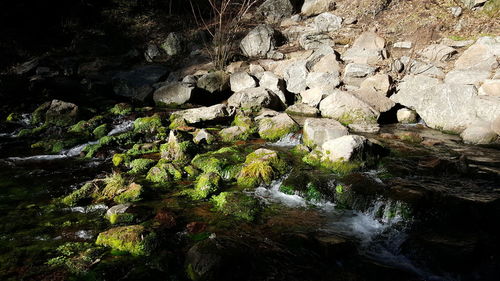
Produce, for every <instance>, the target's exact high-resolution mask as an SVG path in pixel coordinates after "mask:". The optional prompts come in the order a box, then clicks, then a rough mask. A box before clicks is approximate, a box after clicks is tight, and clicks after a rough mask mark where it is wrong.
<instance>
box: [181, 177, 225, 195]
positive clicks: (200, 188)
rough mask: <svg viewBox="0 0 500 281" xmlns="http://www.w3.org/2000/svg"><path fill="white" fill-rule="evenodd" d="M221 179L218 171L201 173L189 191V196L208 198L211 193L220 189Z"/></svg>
mask: <svg viewBox="0 0 500 281" xmlns="http://www.w3.org/2000/svg"><path fill="white" fill-rule="evenodd" d="M220 180H221V178H220V176H219V175H218V174H216V173H205V174H202V175H200V176H199V177H198V180H197V181H196V184H195V187H194V189H193V190H191V192H190V193H189V196H190V197H191V198H192V199H194V200H200V199H205V198H207V197H208V196H209V195H210V194H212V193H214V192H216V191H217V190H218V189H219V185H220Z"/></svg>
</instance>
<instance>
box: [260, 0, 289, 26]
mask: <svg viewBox="0 0 500 281" xmlns="http://www.w3.org/2000/svg"><path fill="white" fill-rule="evenodd" d="M293 12H294V7H293V4H292V3H291V1H290V0H266V1H265V2H264V3H262V5H260V6H259V7H258V8H257V10H256V13H257V14H260V15H262V16H264V17H265V18H266V21H267V22H269V23H278V22H279V21H281V19H283V18H286V17H289V16H291V15H292V14H293Z"/></svg>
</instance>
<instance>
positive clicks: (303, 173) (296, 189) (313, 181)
mask: <svg viewBox="0 0 500 281" xmlns="http://www.w3.org/2000/svg"><path fill="white" fill-rule="evenodd" d="M330 179H331V175H330V174H329V173H322V172H321V171H318V170H305V169H304V167H294V168H293V169H292V171H291V172H290V174H289V175H288V177H287V178H286V179H285V180H284V181H283V183H282V184H281V186H280V191H281V192H283V193H285V194H288V195H294V194H296V195H299V196H300V197H302V198H304V199H306V200H307V201H313V202H317V201H320V200H333V198H334V192H333V191H332V190H330V186H329V185H328V183H329V180H330Z"/></svg>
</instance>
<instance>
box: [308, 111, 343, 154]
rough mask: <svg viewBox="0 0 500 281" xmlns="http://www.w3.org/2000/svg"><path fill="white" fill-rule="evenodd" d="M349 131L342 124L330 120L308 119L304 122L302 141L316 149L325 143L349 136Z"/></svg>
mask: <svg viewBox="0 0 500 281" xmlns="http://www.w3.org/2000/svg"><path fill="white" fill-rule="evenodd" d="M348 134H349V131H348V130H347V128H346V127H344V126H343V125H342V124H340V122H338V121H336V120H333V119H329V118H308V119H306V121H305V122H304V132H303V136H302V139H303V141H304V144H305V145H307V146H309V147H311V148H314V147H316V146H319V147H321V146H322V145H323V144H324V143H325V142H327V141H330V140H334V139H336V138H339V137H342V136H345V135H348Z"/></svg>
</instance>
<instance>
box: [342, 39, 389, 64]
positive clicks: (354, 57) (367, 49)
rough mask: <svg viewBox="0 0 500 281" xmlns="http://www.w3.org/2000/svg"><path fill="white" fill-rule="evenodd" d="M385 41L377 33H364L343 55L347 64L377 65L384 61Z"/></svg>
mask: <svg viewBox="0 0 500 281" xmlns="http://www.w3.org/2000/svg"><path fill="white" fill-rule="evenodd" d="M385 57H386V55H385V40H384V38H382V37H380V36H379V35H378V34H376V33H375V32H371V31H366V32H363V33H362V34H361V35H360V36H359V37H358V38H357V39H356V40H355V41H354V43H353V45H352V47H351V48H349V49H347V50H346V51H345V52H344V54H343V55H342V59H343V60H344V61H347V62H352V63H359V64H375V63H377V62H378V61H380V60H382V59H384V58H385Z"/></svg>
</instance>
